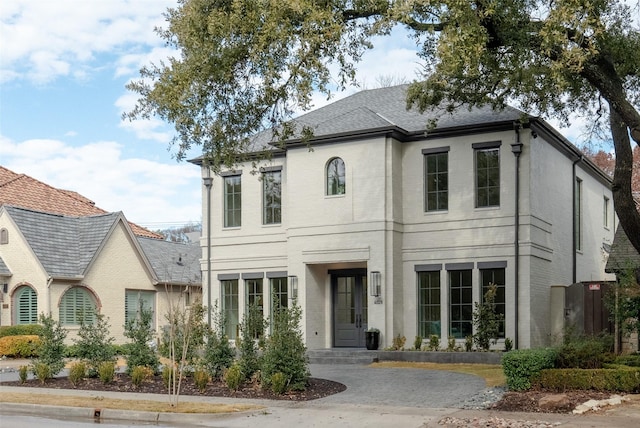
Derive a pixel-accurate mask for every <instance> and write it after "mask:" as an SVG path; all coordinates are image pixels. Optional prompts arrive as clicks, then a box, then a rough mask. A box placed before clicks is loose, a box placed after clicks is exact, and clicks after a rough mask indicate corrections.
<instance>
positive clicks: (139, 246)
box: [0, 204, 201, 343]
mask: <svg viewBox="0 0 640 428" xmlns="http://www.w3.org/2000/svg"><path fill="white" fill-rule="evenodd" d="M200 254H201V250H200V248H199V247H198V246H197V245H185V244H176V243H171V242H166V241H162V240H158V239H152V238H145V237H141V236H136V235H135V234H134V233H133V231H132V229H131V227H130V224H129V223H128V222H127V220H126V219H125V217H124V215H123V214H122V213H121V212H117V213H106V214H97V215H89V216H83V217H76V216H65V215H60V214H51V213H45V212H40V211H34V210H29V209H24V208H19V207H14V206H10V205H6V204H5V205H2V206H0V284H2V287H3V289H2V290H0V291H2V292H1V293H0V295H1V296H2V308H1V310H0V324H1V325H15V324H30V323H36V322H37V321H38V317H39V315H40V314H42V313H44V314H48V313H51V314H52V316H53V318H54V319H56V320H58V321H60V323H61V324H62V325H63V326H64V327H65V328H67V329H68V330H69V331H70V332H71V333H72V334H70V335H69V336H68V337H69V340H70V339H72V338H73V337H74V333H75V332H76V331H77V328H78V323H79V317H81V316H83V314H91V313H94V312H98V313H101V314H103V315H105V316H106V317H107V318H108V320H109V324H110V325H111V334H112V336H113V337H115V339H116V342H117V343H122V342H125V338H124V335H123V332H124V327H123V326H124V324H125V321H126V320H128V319H130V318H132V317H135V316H136V313H137V311H138V310H139V307H140V305H141V304H142V305H143V306H144V307H146V308H148V309H151V310H152V311H153V314H154V316H153V323H154V326H155V328H156V329H160V327H162V326H163V325H166V323H167V322H166V319H165V314H166V313H167V311H168V305H169V304H170V303H172V304H176V303H182V302H184V303H186V304H189V302H190V301H191V299H192V298H193V297H192V296H191V294H192V293H194V294H198V295H199V294H200V286H201V275H200V266H199V258H200ZM180 299H182V300H180ZM89 316H90V315H89Z"/></svg>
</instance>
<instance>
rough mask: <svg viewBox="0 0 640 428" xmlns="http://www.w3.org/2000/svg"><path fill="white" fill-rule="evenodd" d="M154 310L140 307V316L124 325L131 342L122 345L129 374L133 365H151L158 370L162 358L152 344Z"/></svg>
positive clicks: (155, 371) (151, 367) (155, 370)
mask: <svg viewBox="0 0 640 428" xmlns="http://www.w3.org/2000/svg"><path fill="white" fill-rule="evenodd" d="M152 324H153V311H152V310H151V309H145V308H143V307H142V305H141V307H140V310H139V312H138V316H137V317H136V318H135V319H130V320H128V321H127V322H126V323H125V325H124V336H125V337H127V338H128V339H129V340H130V342H129V343H127V344H126V345H124V346H122V348H121V350H122V353H123V355H124V356H125V357H126V359H127V369H126V370H127V374H129V375H130V374H131V370H132V368H133V367H137V366H144V367H149V368H150V369H152V370H153V371H154V373H157V372H158V367H159V366H160V359H159V358H158V354H157V353H156V350H155V349H154V348H153V347H152V346H151V344H152V341H153V338H154V336H155V332H154V330H153V326H152Z"/></svg>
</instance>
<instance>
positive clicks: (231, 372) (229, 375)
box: [224, 362, 245, 391]
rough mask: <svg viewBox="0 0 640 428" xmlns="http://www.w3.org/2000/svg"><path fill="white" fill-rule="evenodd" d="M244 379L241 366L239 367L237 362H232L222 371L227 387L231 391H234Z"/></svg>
mask: <svg viewBox="0 0 640 428" xmlns="http://www.w3.org/2000/svg"><path fill="white" fill-rule="evenodd" d="M244 379H245V378H244V376H243V374H242V367H240V364H239V363H237V362H236V363H233V364H232V365H231V367H229V368H228V369H227V370H226V371H225V372H224V381H225V383H226V384H227V388H229V389H230V390H232V391H236V390H237V389H238V388H239V387H240V384H241V383H242V381H243V380H244Z"/></svg>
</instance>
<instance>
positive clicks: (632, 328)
mask: <svg viewBox="0 0 640 428" xmlns="http://www.w3.org/2000/svg"><path fill="white" fill-rule="evenodd" d="M617 276H618V281H617V282H616V283H615V285H614V286H613V287H611V288H609V291H608V292H607V294H606V295H605V298H604V302H605V305H606V307H607V309H608V310H609V313H610V314H611V321H613V322H619V325H620V328H621V329H622V332H623V334H626V335H629V334H631V333H633V332H640V284H638V281H637V280H636V273H635V269H634V267H633V264H631V263H629V266H625V267H624V268H622V269H621V270H620V272H619V273H618V274H617Z"/></svg>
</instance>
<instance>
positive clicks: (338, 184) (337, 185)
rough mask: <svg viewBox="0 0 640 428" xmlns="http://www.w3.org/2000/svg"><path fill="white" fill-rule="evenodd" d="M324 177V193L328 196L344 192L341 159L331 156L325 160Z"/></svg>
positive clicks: (344, 181) (344, 182) (342, 162)
mask: <svg viewBox="0 0 640 428" xmlns="http://www.w3.org/2000/svg"><path fill="white" fill-rule="evenodd" d="M326 177H327V181H326V183H327V188H326V193H327V195H328V196H331V195H344V194H345V191H346V179H345V167H344V161H343V160H342V159H340V158H332V159H330V160H329V162H327V169H326Z"/></svg>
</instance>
